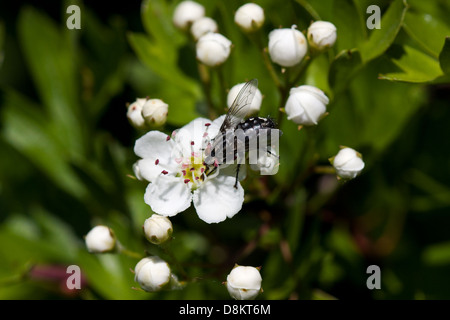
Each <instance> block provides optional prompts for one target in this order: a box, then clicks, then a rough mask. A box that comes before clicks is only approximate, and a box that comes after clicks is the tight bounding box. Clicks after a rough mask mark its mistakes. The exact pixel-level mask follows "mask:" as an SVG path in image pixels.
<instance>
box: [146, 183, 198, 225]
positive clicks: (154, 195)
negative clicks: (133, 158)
mask: <svg viewBox="0 0 450 320" xmlns="http://www.w3.org/2000/svg"><path fill="white" fill-rule="evenodd" d="M191 200H192V194H191V191H190V189H189V187H188V186H187V185H186V184H184V183H183V181H181V179H180V178H176V177H173V176H169V175H162V176H159V177H158V178H157V179H156V180H155V181H154V182H152V183H150V184H149V185H148V186H147V189H146V190H145V194H144V201H145V203H146V204H148V205H149V206H150V207H151V208H152V210H153V212H155V213H158V214H160V215H163V216H169V217H171V216H174V215H176V214H177V213H179V212H182V211H184V210H186V209H187V208H189V207H190V205H191Z"/></svg>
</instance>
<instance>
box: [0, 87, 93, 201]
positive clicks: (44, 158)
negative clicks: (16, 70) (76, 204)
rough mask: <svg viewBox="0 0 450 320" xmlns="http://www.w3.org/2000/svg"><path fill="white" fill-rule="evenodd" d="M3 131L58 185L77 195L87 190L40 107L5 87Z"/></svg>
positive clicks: (12, 143)
mask: <svg viewBox="0 0 450 320" xmlns="http://www.w3.org/2000/svg"><path fill="white" fill-rule="evenodd" d="M3 107H4V109H3V113H2V120H3V123H4V128H3V130H2V135H3V137H4V139H5V141H7V142H8V143H9V144H10V145H12V146H13V147H14V148H15V149H17V150H18V151H20V152H21V153H22V154H23V155H25V156H26V157H27V158H28V160H29V161H30V162H31V163H33V164H34V165H35V166H36V167H37V168H39V169H40V170H41V171H42V172H44V173H45V174H46V175H47V176H48V177H49V178H50V179H51V180H52V181H53V182H54V183H55V184H56V185H58V186H59V187H60V188H62V189H63V190H65V191H67V192H68V193H69V194H72V195H74V196H75V197H81V196H82V195H83V194H84V192H85V190H84V188H83V186H82V185H81V183H80V181H79V180H78V178H77V177H76V176H75V175H74V173H73V171H72V170H71V168H70V166H69V165H68V162H67V160H68V158H69V155H68V150H67V149H66V148H65V147H64V146H62V145H60V144H59V143H57V142H56V141H55V138H54V133H53V132H52V131H51V128H49V126H48V120H47V118H46V117H45V115H44V114H42V112H40V111H41V110H40V108H39V107H37V106H35V105H33V103H32V102H30V101H29V100H28V99H26V98H24V97H23V96H21V95H20V94H19V93H15V92H13V91H6V94H5V104H4V106H3Z"/></svg>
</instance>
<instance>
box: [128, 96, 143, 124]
mask: <svg viewBox="0 0 450 320" xmlns="http://www.w3.org/2000/svg"><path fill="white" fill-rule="evenodd" d="M146 101H147V99H145V98H138V99H136V101H135V102H133V103H132V104H130V105H129V106H128V110H127V118H128V121H129V122H130V123H131V125H132V126H133V127H135V128H137V129H144V128H146V123H145V119H144V117H143V116H142V107H143V106H144V104H145V102H146Z"/></svg>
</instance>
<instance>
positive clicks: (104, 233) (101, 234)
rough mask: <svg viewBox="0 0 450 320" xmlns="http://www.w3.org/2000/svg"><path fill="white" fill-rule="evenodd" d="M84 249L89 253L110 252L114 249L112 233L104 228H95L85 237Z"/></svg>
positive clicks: (114, 241) (114, 239)
mask: <svg viewBox="0 0 450 320" xmlns="http://www.w3.org/2000/svg"><path fill="white" fill-rule="evenodd" d="M84 240H85V242H86V247H87V249H88V251H89V252H91V253H105V252H111V251H113V250H114V249H115V247H116V237H115V235H114V232H113V231H112V230H111V229H110V228H108V227H106V226H96V227H94V228H92V229H91V231H89V232H88V234H87V235H86V237H85V239H84Z"/></svg>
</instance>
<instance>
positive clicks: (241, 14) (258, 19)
mask: <svg viewBox="0 0 450 320" xmlns="http://www.w3.org/2000/svg"><path fill="white" fill-rule="evenodd" d="M234 22H236V24H237V25H238V26H239V27H240V28H241V29H242V30H243V31H245V32H254V31H256V30H258V29H259V28H261V26H262V25H263V24H264V10H263V8H261V7H260V6H259V5H257V4H256V3H246V4H244V5H243V6H241V7H240V8H239V9H237V11H236V13H235V15H234Z"/></svg>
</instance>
